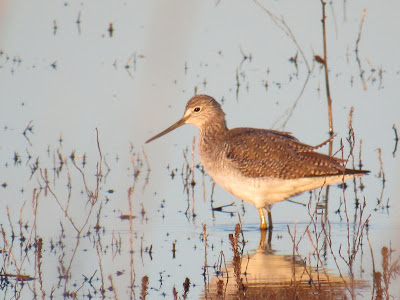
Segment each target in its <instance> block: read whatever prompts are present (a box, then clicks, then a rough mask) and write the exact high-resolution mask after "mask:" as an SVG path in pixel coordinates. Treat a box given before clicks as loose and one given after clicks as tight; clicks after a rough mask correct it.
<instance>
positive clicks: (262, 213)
mask: <svg viewBox="0 0 400 300" xmlns="http://www.w3.org/2000/svg"><path fill="white" fill-rule="evenodd" d="M258 213H259V214H260V222H261V224H260V229H261V230H266V229H267V222H266V221H265V216H264V211H263V209H262V208H259V209H258Z"/></svg>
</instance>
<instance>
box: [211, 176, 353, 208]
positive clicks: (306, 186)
mask: <svg viewBox="0 0 400 300" xmlns="http://www.w3.org/2000/svg"><path fill="white" fill-rule="evenodd" d="M207 173H208V174H209V175H210V176H211V178H212V179H213V180H214V181H215V182H216V183H218V184H219V185H220V186H221V187H223V188H224V189H225V190H226V191H228V192H230V193H231V194H233V195H234V196H236V197H238V198H239V199H242V200H244V201H247V202H250V203H253V204H254V205H255V206H256V207H257V208H263V207H265V206H267V205H272V204H274V203H276V202H279V201H283V200H285V199H287V198H289V197H291V196H294V195H297V194H299V193H302V192H305V191H309V190H313V189H316V188H321V187H323V186H326V185H330V184H332V183H335V182H339V181H341V180H343V176H342V175H339V176H331V177H305V178H299V179H280V178H270V177H262V178H249V177H245V176H242V175H241V174H240V173H239V172H235V173H233V172H223V171H222V172H221V171H220V170H207ZM349 177H352V176H350V175H348V176H345V179H347V178H349Z"/></svg>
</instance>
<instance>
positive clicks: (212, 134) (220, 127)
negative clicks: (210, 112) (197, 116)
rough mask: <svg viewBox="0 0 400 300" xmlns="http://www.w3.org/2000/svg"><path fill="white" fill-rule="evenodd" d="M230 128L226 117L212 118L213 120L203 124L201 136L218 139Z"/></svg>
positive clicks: (202, 137)
mask: <svg viewBox="0 0 400 300" xmlns="http://www.w3.org/2000/svg"><path fill="white" fill-rule="evenodd" d="M227 130H228V127H227V126H226V122H225V119H221V120H219V121H217V120H212V122H208V123H206V124H203V126H201V128H200V138H201V139H211V140H214V139H218V137H220V136H221V135H223V134H224V133H225V132H226V131H227Z"/></svg>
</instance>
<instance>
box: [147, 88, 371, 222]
mask: <svg viewBox="0 0 400 300" xmlns="http://www.w3.org/2000/svg"><path fill="white" fill-rule="evenodd" d="M184 124H192V125H195V126H196V127H197V128H198V129H199V142H198V153H199V158H200V162H201V164H202V165H203V166H204V168H205V169H206V171H207V173H208V175H210V177H211V178H212V179H213V180H214V181H215V182H216V183H218V184H219V185H220V186H222V187H223V188H224V189H225V190H226V191H228V192H230V193H231V194H233V195H234V196H236V197H238V198H239V199H242V200H244V201H247V202H250V203H253V204H254V205H255V207H256V208H257V209H258V211H259V214H260V222H261V225H260V229H267V228H269V229H272V227H273V225H272V216H271V206H272V205H273V204H275V203H277V202H279V201H283V200H285V199H287V198H289V197H291V196H294V195H297V194H299V193H302V192H305V191H310V190H313V189H316V188H321V187H322V186H326V185H330V184H333V183H335V182H339V181H343V180H346V179H348V178H352V177H357V176H362V175H364V174H367V173H369V171H366V170H355V169H346V168H345V166H344V164H343V160H341V159H338V158H336V157H333V156H330V155H325V154H322V153H318V152H315V150H316V149H318V148H319V147H321V146H323V145H324V144H325V143H323V144H321V145H318V146H310V145H306V144H303V143H301V142H299V141H298V140H297V139H296V138H295V137H293V136H292V135H291V134H289V133H287V132H280V131H275V130H268V129H256V128H234V129H228V127H227V126H226V122H225V113H224V112H223V110H222V108H221V105H220V104H219V103H218V102H217V101H215V99H214V98H212V97H210V96H207V95H197V96H194V97H193V98H191V99H190V100H189V101H188V103H187V104H186V109H185V113H184V115H183V117H182V119H180V120H179V121H178V122H176V123H175V124H173V125H172V126H170V127H169V128H167V129H166V130H164V131H163V132H161V133H159V134H157V135H156V136H154V137H152V138H151V139H149V140H148V141H146V143H149V142H151V141H153V140H155V139H157V138H159V137H161V136H163V135H164V134H167V133H168V132H170V131H172V130H174V129H176V128H178V127H179V126H181V125H184ZM263 209H266V210H267V212H268V223H269V224H268V225H267V222H266V219H265V216H264V211H263Z"/></svg>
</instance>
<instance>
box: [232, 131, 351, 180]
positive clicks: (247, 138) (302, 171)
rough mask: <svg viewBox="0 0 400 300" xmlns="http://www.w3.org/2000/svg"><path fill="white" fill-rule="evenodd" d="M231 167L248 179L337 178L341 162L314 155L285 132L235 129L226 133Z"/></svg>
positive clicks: (341, 169)
mask: <svg viewBox="0 0 400 300" xmlns="http://www.w3.org/2000/svg"><path fill="white" fill-rule="evenodd" d="M227 134H228V135H229V136H228V137H227V139H226V140H227V141H228V142H227V143H226V145H225V147H226V150H227V151H226V156H227V159H228V161H229V162H230V164H231V167H233V168H235V169H236V170H238V171H240V172H241V173H242V174H243V175H244V176H247V177H252V178H254V177H277V178H285V179H289V178H301V177H314V176H329V175H340V174H343V172H345V168H344V166H343V163H342V160H340V159H337V158H335V157H332V156H328V155H325V154H321V153H318V152H315V151H314V150H315V149H316V147H313V146H309V145H306V144H303V143H300V142H299V141H298V140H297V139H296V138H295V137H293V136H292V135H290V134H289V133H286V132H279V131H273V130H265V129H254V128H235V129H232V130H229V131H228V133H227Z"/></svg>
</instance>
